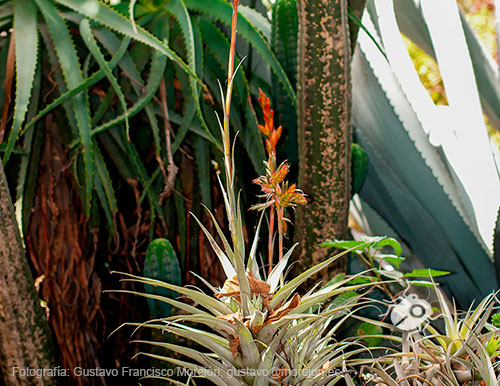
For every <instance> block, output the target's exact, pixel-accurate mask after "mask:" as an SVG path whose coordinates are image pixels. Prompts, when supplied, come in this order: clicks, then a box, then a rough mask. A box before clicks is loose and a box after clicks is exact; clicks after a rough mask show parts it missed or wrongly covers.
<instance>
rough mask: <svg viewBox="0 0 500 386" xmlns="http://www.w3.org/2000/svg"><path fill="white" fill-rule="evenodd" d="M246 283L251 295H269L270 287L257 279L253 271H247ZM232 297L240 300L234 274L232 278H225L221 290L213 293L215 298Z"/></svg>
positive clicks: (238, 287) (238, 286)
mask: <svg viewBox="0 0 500 386" xmlns="http://www.w3.org/2000/svg"><path fill="white" fill-rule="evenodd" d="M247 279H248V284H249V285H250V292H251V294H252V295H261V296H262V297H270V296H271V293H270V292H269V291H270V290H271V287H270V286H269V284H267V283H266V282H265V281H262V280H259V279H257V278H256V277H255V276H254V274H253V273H251V272H250V273H247ZM225 296H227V297H232V298H234V299H235V300H236V301H240V285H239V283H238V277H237V276H235V277H233V278H232V279H227V280H226V281H225V282H224V286H223V287H222V289H221V291H220V292H219V293H217V294H215V297H216V298H217V299H220V298H222V297H225Z"/></svg>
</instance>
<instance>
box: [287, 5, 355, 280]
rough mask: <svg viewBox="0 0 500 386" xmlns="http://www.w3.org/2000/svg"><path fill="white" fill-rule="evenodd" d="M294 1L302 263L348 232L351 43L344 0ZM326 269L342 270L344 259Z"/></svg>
mask: <svg viewBox="0 0 500 386" xmlns="http://www.w3.org/2000/svg"><path fill="white" fill-rule="evenodd" d="M297 6H298V16H299V39H298V84H297V97H298V142H299V166H300V170H299V187H300V188H301V189H302V190H304V192H305V193H307V194H308V195H309V203H308V205H307V206H305V207H303V208H300V209H299V210H298V212H297V216H296V228H295V239H296V241H298V242H299V253H298V258H299V259H300V262H301V263H302V264H301V265H302V267H303V268H306V267H310V266H312V265H314V264H317V263H319V262H321V261H323V260H324V259H325V258H326V257H327V256H330V255H331V252H332V251H329V250H327V249H324V248H321V247H319V246H318V244H319V243H321V242H323V241H325V240H326V239H332V238H342V239H343V238H346V237H347V235H348V228H347V222H348V213H349V200H350V198H351V181H350V179H351V178H350V174H351V173H350V162H351V137H352V134H351V81H350V62H351V44H350V40H349V22H348V12H347V7H348V4H347V0H298V2H297ZM332 270H333V271H334V272H340V271H343V270H345V261H344V260H341V261H339V262H338V263H337V265H335V266H333V267H332ZM331 273H332V272H331V271H330V274H331ZM325 275H326V274H325ZM324 278H326V276H325V277H324Z"/></svg>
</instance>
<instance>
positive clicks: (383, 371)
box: [358, 287, 500, 386]
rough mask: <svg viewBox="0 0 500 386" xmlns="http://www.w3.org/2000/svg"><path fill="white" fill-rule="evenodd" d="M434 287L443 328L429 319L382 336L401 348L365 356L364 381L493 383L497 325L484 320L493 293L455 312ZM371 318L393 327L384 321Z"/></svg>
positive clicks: (449, 385) (455, 385)
mask: <svg viewBox="0 0 500 386" xmlns="http://www.w3.org/2000/svg"><path fill="white" fill-rule="evenodd" d="M434 291H435V292H436V295H437V299H438V306H439V308H440V310H441V315H440V319H442V321H443V322H444V329H443V330H442V331H440V330H441V329H438V328H436V327H435V326H434V323H431V324H428V325H426V326H425V328H423V331H417V330H415V331H412V332H403V334H402V336H395V335H393V336H391V337H388V338H392V339H394V340H397V341H398V342H400V343H401V349H400V350H399V351H398V350H391V351H392V352H391V354H389V355H385V354H384V355H383V356H381V357H379V358H378V359H377V360H376V361H373V360H371V361H370V362H369V363H370V364H369V366H366V367H364V368H363V369H362V371H361V373H362V374H361V375H362V377H363V378H364V379H365V380H366V381H369V382H368V385H376V384H384V385H391V386H393V385H394V386H395V385H405V386H414V385H419V386H421V385H432V386H437V385H440V386H461V385H471V386H472V385H477V386H479V385H481V386H486V385H487V386H494V385H498V382H500V371H499V370H500V360H499V354H500V352H499V350H498V349H499V346H500V342H499V336H500V329H499V328H498V327H496V326H494V325H492V324H490V323H488V319H489V318H490V315H491V313H492V311H493V309H494V307H495V306H496V305H497V304H498V300H497V299H496V294H490V295H488V296H486V297H485V298H484V299H483V300H482V301H481V302H480V303H479V304H478V305H477V307H475V308H473V307H471V308H470V309H469V310H468V311H467V312H466V313H464V314H461V313H459V312H458V311H457V309H456V307H455V306H453V307H450V306H449V304H448V302H447V301H446V299H445V298H444V295H443V293H442V291H441V290H440V289H439V288H437V287H434ZM371 323H374V324H376V325H379V326H380V327H383V328H385V329H388V330H390V331H393V332H395V330H397V329H396V328H395V327H394V326H392V325H390V324H387V323H383V322H376V321H371ZM358 363H359V362H358Z"/></svg>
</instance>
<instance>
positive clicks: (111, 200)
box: [93, 144, 118, 238]
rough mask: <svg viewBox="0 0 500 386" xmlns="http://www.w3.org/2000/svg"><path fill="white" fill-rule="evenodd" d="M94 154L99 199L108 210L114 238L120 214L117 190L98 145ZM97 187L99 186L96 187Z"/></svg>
mask: <svg viewBox="0 0 500 386" xmlns="http://www.w3.org/2000/svg"><path fill="white" fill-rule="evenodd" d="M93 154H94V160H95V168H96V173H95V177H96V179H97V180H98V181H99V189H100V190H101V193H100V195H99V199H100V201H101V204H102V205H103V208H105V210H106V217H107V220H108V223H109V226H110V228H111V229H112V230H113V232H112V235H113V237H114V238H116V237H117V233H116V232H117V230H116V222H115V216H116V213H117V212H118V206H117V204H116V196H115V190H114V188H113V183H112V181H111V177H110V176H109V171H108V168H107V166H106V163H105V162H104V158H103V157H102V154H101V151H100V149H99V148H98V147H97V145H95V144H93ZM96 187H97V185H96Z"/></svg>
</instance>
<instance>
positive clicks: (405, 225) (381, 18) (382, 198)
mask: <svg viewBox="0 0 500 386" xmlns="http://www.w3.org/2000/svg"><path fill="white" fill-rule="evenodd" d="M438 15H439V17H438ZM444 18H445V19H446V22H444ZM362 23H363V25H364V27H365V31H361V32H360V35H359V37H358V49H357V50H356V52H355V55H354V58H353V66H352V71H353V73H352V78H353V124H354V126H355V132H356V135H357V138H358V140H359V142H360V144H362V145H363V147H365V149H366V151H367V154H368V158H369V167H368V175H367V179H366V182H365V184H364V186H363V188H362V189H361V192H360V198H361V201H359V202H358V204H359V205H358V206H357V207H358V209H361V212H363V213H364V216H365V219H366V220H367V221H366V222H364V225H366V227H365V231H366V232H367V233H370V231H371V232H373V233H372V234H387V232H391V234H394V235H397V236H399V237H400V238H402V239H404V240H405V241H406V243H407V244H408V246H409V247H410V248H411V250H412V251H413V253H414V254H415V255H416V256H417V258H418V259H419V260H420V262H421V263H423V265H425V266H429V265H432V266H435V267H436V268H438V269H443V270H451V271H452V274H451V275H449V276H447V277H443V278H442V280H440V282H441V283H442V284H443V285H444V288H445V289H446V290H447V291H448V292H449V293H450V292H451V293H452V294H453V295H454V296H455V298H456V300H457V302H458V303H459V304H460V305H462V307H464V308H467V307H468V306H469V305H470V304H471V303H472V301H473V300H474V299H477V298H482V297H484V296H486V295H487V294H488V293H489V292H491V291H492V290H493V289H495V288H497V286H498V283H497V277H496V276H495V272H494V266H493V264H492V261H491V260H492V244H493V243H492V235H493V230H494V228H495V220H496V217H497V212H498V207H499V205H500V201H499V197H500V195H499V192H500V178H499V174H498V151H496V150H495V148H494V146H492V144H491V143H490V140H489V138H488V131H487V128H486V124H485V118H484V117H485V116H486V117H487V119H488V122H489V124H490V125H491V127H492V128H494V129H495V130H498V128H499V127H500V126H499V125H498V111H499V109H498V108H497V106H498V101H499V96H500V93H499V92H498V65H497V64H496V63H495V61H494V60H493V58H491V55H490V54H489V53H488V52H487V51H486V50H485V49H484V47H483V45H482V44H481V42H480V40H479V38H478V37H477V35H476V34H475V33H474V31H473V29H472V27H471V26H470V25H469V24H468V23H467V21H466V19H465V17H464V15H463V13H462V12H461V11H460V10H459V9H458V6H457V4H456V2H455V1H448V0H445V1H439V2H433V1H413V0H398V1H385V0H380V1H379V0H370V1H368V2H367V7H366V11H365V13H364V16H363V19H362ZM366 31H368V32H369V33H367V32H366ZM401 34H405V35H406V37H408V38H409V39H410V40H411V41H412V42H414V43H415V44H417V45H418V46H419V47H420V48H421V49H422V50H423V51H425V52H426V53H427V54H428V55H429V56H430V57H432V58H434V59H436V61H437V64H438V65H439V69H440V73H441V75H442V77H443V83H444V89H445V92H446V95H447V97H448V106H436V105H435V104H434V102H433V101H432V99H431V97H430V96H429V94H428V93H427V91H426V90H425V88H424V86H423V85H422V83H421V82H420V80H419V77H418V74H417V72H416V70H415V67H414V66H413V64H412V62H411V59H410V57H409V54H408V50H407V48H406V47H405V44H404V42H403V37H402V36H401ZM384 222H385V224H384ZM450 267H453V268H452V269H450Z"/></svg>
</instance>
